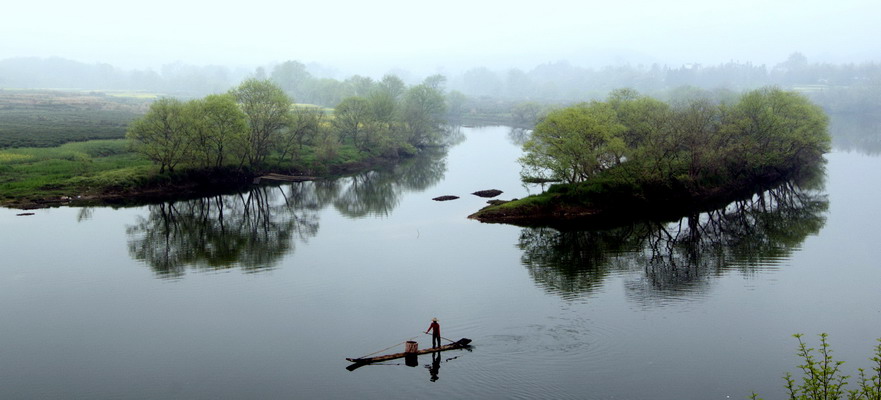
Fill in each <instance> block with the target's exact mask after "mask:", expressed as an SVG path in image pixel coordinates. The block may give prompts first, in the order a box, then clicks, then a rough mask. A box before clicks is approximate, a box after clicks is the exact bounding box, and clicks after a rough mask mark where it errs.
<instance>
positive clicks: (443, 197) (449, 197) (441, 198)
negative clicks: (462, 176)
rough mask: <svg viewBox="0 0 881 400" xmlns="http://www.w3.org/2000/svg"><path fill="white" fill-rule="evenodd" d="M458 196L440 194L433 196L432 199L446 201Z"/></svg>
mask: <svg viewBox="0 0 881 400" xmlns="http://www.w3.org/2000/svg"><path fill="white" fill-rule="evenodd" d="M458 198H459V196H440V197H435V198H433V199H432V200H434V201H447V200H456V199H458Z"/></svg>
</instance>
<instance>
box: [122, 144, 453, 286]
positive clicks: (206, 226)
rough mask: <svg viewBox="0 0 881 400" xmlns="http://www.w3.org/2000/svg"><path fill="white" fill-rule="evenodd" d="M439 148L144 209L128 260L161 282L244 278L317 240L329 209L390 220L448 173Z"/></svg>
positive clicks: (134, 229) (130, 232)
mask: <svg viewBox="0 0 881 400" xmlns="http://www.w3.org/2000/svg"><path fill="white" fill-rule="evenodd" d="M445 156H446V152H445V151H443V150H441V149H436V150H432V151H428V152H426V153H425V154H423V155H420V156H419V157H415V158H413V159H411V160H407V161H406V162H404V163H402V164H400V165H398V166H396V167H394V168H389V169H384V170H378V171H368V172H364V173H361V174H357V175H354V176H351V177H347V178H340V179H336V180H321V181H314V182H298V183H291V184H283V185H277V186H272V185H270V186H259V187H255V188H253V189H251V190H249V191H247V192H242V193H239V194H235V195H223V196H213V197H204V198H201V199H195V200H184V201H176V202H167V203H162V204H156V205H150V206H148V207H147V210H148V211H147V216H146V217H138V220H137V221H136V223H135V224H134V225H131V226H128V227H127V229H126V231H127V234H128V236H129V242H128V246H129V254H130V255H131V256H132V257H133V258H134V259H136V260H140V261H143V262H145V263H146V264H147V265H149V266H150V268H152V269H153V270H154V271H155V272H156V274H157V275H159V276H160V277H179V276H182V275H183V274H184V273H185V272H186V270H187V268H194V269H209V270H212V269H226V268H233V267H240V268H242V269H243V270H246V271H261V270H267V269H271V268H274V267H275V265H276V264H277V263H278V261H279V260H280V259H281V258H282V257H283V256H284V255H285V254H286V253H289V252H291V251H293V250H294V241H295V240H300V241H304V242H305V241H307V240H308V239H309V238H311V237H313V236H315V235H316V234H317V233H318V227H319V223H318V212H319V211H320V210H322V209H324V208H325V207H327V206H328V205H331V204H333V206H334V208H336V209H337V210H338V211H339V212H340V213H342V214H343V215H346V216H349V217H363V216H365V215H380V216H384V215H388V214H389V213H390V212H391V211H392V210H393V209H394V208H395V206H397V204H398V203H399V202H400V198H401V196H402V194H403V193H404V192H406V191H410V190H424V189H426V188H428V187H430V186H432V185H434V184H436V183H437V182H438V181H440V180H441V179H442V178H443V176H444V173H445V172H446V163H445V162H444V157H445Z"/></svg>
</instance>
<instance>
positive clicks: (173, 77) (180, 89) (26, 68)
mask: <svg viewBox="0 0 881 400" xmlns="http://www.w3.org/2000/svg"><path fill="white" fill-rule="evenodd" d="M335 75H337V73H335V71H334V70H332V69H330V68H327V67H324V66H321V65H319V64H314V63H312V64H308V65H307V64H304V63H302V62H299V61H293V60H291V61H285V62H282V63H279V64H274V65H270V66H265V67H259V68H257V69H256V70H245V69H241V68H240V69H231V68H227V67H223V66H191V65H185V64H181V63H176V64H168V65H165V66H163V67H161V69H160V71H158V72H157V71H153V70H123V69H119V68H116V67H113V66H111V65H109V64H85V63H80V62H76V61H71V60H66V59H61V58H48V59H43V58H16V59H7V60H0V88H86V89H106V90H111V89H113V90H149V91H155V92H160V93H165V94H171V95H190V96H191V97H197V96H203V95H206V94H211V93H222V92H225V91H227V90H228V89H229V88H231V87H233V86H235V85H238V84H239V83H240V82H241V81H243V80H244V79H247V78H257V79H266V78H268V79H272V80H273V81H274V82H275V83H276V84H278V85H279V86H281V87H282V88H283V89H284V90H285V91H286V92H287V93H288V95H290V96H292V97H294V98H295V99H297V101H300V102H305V103H312V104H318V105H323V106H330V107H332V106H333V105H336V104H338V103H339V102H340V101H341V100H342V99H344V98H346V97H350V96H358V95H363V90H362V89H363V85H364V83H365V81H369V80H371V78H369V77H364V76H358V75H355V76H352V77H349V78H346V79H343V80H339V79H336V78H337V77H336V76H335ZM397 75H398V76H400V77H401V78H402V79H404V80H405V81H406V82H407V83H410V84H415V83H418V82H419V80H420V79H416V80H412V79H409V78H408V76H409V75H410V74H409V73H407V72H402V73H399V74H397ZM446 78H447V80H448V86H449V87H448V89H450V90H452V91H457V92H461V93H462V94H464V95H466V96H468V97H475V98H492V99H497V100H504V101H536V102H540V103H571V102H578V101H585V100H591V99H602V98H604V97H605V96H606V95H607V94H608V93H609V92H610V91H612V90H614V89H618V88H622V87H628V88H633V89H635V90H638V91H639V92H641V93H652V94H654V93H658V92H661V91H664V90H669V89H671V88H676V87H681V86H694V87H698V88H703V89H717V88H727V89H731V90H733V91H737V92H742V91H744V90H751V89H755V88H758V87H764V86H781V87H784V88H787V89H796V90H799V91H803V92H807V93H816V92H823V91H827V90H828V89H830V88H840V87H853V86H860V87H867V86H874V87H875V88H876V89H877V87H878V86H879V85H881V64H878V63H858V64H857V63H850V64H828V63H811V62H809V61H808V59H807V58H806V57H805V56H804V55H802V54H800V53H794V54H792V55H790V56H789V57H788V58H787V59H786V60H784V61H782V62H780V63H778V64H776V65H773V66H767V65H764V64H760V65H757V64H752V63H749V62H733V61H732V62H728V63H725V64H720V65H700V64H688V65H681V66H669V65H661V64H653V65H649V66H646V65H637V66H633V65H619V66H608V67H604V68H598V69H594V68H584V67H579V66H576V65H572V64H570V63H568V62H566V61H560V62H555V63H547V64H542V65H538V66H536V67H535V68H532V69H531V70H528V71H524V70H521V69H517V68H512V69H508V70H501V71H498V70H496V71H494V70H490V69H488V68H485V67H477V68H472V69H469V70H467V71H465V72H464V73H461V74H456V75H450V76H447V77H446ZM411 81H412V82H411Z"/></svg>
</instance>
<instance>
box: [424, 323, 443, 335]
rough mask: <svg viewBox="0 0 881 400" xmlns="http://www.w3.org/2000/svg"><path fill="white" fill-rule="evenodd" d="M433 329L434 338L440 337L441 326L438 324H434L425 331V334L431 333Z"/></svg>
mask: <svg viewBox="0 0 881 400" xmlns="http://www.w3.org/2000/svg"><path fill="white" fill-rule="evenodd" d="M432 329H433V330H434V333H432V336H438V337H440V324H438V323H437V322H432V323H431V325H429V326H428V330H427V331H425V333H428V332H431V330H432Z"/></svg>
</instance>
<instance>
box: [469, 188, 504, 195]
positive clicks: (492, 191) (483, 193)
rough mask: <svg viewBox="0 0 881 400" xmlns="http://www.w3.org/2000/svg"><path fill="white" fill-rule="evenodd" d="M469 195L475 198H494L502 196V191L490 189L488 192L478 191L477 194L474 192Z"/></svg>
mask: <svg viewBox="0 0 881 400" xmlns="http://www.w3.org/2000/svg"><path fill="white" fill-rule="evenodd" d="M471 194H473V195H475V196H480V197H496V196H498V195H500V194H502V191H501V190H498V189H490V190H480V191H477V192H474V193H471Z"/></svg>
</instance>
